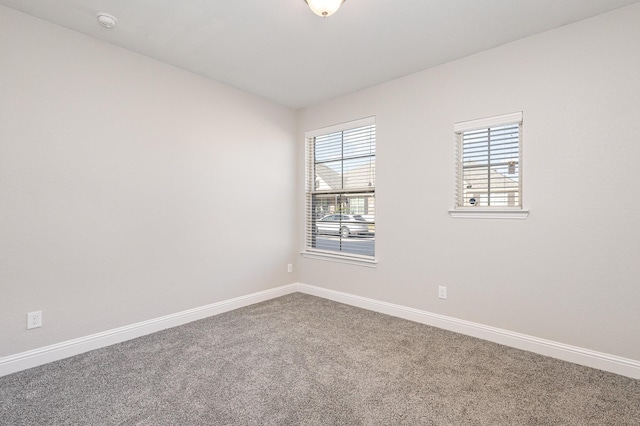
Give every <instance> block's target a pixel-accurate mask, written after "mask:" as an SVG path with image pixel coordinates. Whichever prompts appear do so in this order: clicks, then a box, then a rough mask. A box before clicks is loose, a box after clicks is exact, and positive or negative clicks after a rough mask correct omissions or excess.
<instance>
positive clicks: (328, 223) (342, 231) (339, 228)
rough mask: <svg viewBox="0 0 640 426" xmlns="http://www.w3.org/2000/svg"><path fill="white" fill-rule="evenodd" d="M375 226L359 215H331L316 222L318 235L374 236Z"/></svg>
mask: <svg viewBox="0 0 640 426" xmlns="http://www.w3.org/2000/svg"><path fill="white" fill-rule="evenodd" d="M373 228H374V225H373V223H371V222H368V221H367V220H366V219H365V218H364V217H362V215H359V214H330V215H327V216H325V217H323V218H322V219H320V220H317V221H316V226H315V231H316V234H335V235H340V236H342V237H344V238H347V237H348V236H350V235H373V234H374V230H373Z"/></svg>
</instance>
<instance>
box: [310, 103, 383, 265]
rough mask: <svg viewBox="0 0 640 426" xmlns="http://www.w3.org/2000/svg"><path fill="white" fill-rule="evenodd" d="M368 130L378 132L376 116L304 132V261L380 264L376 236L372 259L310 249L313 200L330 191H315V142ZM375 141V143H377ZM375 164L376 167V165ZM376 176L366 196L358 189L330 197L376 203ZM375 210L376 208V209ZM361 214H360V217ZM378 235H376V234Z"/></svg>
mask: <svg viewBox="0 0 640 426" xmlns="http://www.w3.org/2000/svg"><path fill="white" fill-rule="evenodd" d="M366 126H374V131H375V130H377V129H376V127H375V126H376V117H375V116H371V117H365V118H361V119H358V120H353V121H348V122H344V123H340V124H336V125H332V126H328V127H323V128H320V129H316V130H312V131H307V132H305V141H304V144H305V200H304V203H305V219H304V240H305V241H304V250H303V251H301V253H300V254H302V255H303V256H304V257H307V258H312V259H320V260H328V261H333V262H338V263H347V264H353V265H359V266H367V267H376V266H377V264H378V260H377V258H376V250H375V236H374V239H373V241H374V243H373V244H374V251H373V253H374V254H373V255H372V256H369V255H363V254H356V253H349V252H343V251H334V250H322V249H318V248H315V247H312V246H311V242H310V239H312V238H313V235H312V232H313V231H312V230H311V226H312V225H311V223H310V219H311V217H312V215H313V212H312V209H313V205H312V202H313V201H312V200H313V195H323V194H327V191H317V190H315V171H314V167H313V162H314V160H315V158H314V157H313V156H314V153H313V152H312V145H311V144H312V142H311V141H312V140H314V139H315V138H316V137H320V136H327V135H330V134H332V133H338V132H344V131H348V130H352V129H357V128H360V127H366ZM374 140H375V139H374ZM342 143H344V140H343V141H342ZM374 158H375V154H374ZM344 160H345V157H341V160H340V161H344ZM374 164H375V163H374ZM373 176H374V184H373V186H372V187H367V188H366V192H365V191H360V190H359V188H355V189H354V188H342V189H339V190H336V191H329V193H333V192H335V193H336V194H337V193H340V194H350V193H351V194H353V195H359V194H364V193H366V194H371V195H372V196H373V197H374V199H375V195H376V189H375V169H374V171H373ZM312 185H313V189H312ZM362 189H363V190H364V189H365V188H364V187H363V188H362ZM374 209H375V207H374ZM333 214H339V213H337V212H336V213H333ZM358 214H359V213H358ZM373 224H374V227H375V213H374V222H373ZM374 232H375V231H374Z"/></svg>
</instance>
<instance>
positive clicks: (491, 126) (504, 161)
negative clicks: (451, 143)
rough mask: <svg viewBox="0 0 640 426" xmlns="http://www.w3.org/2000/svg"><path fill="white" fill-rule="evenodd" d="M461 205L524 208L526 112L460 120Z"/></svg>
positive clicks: (458, 189)
mask: <svg viewBox="0 0 640 426" xmlns="http://www.w3.org/2000/svg"><path fill="white" fill-rule="evenodd" d="M454 129H455V134H456V147H457V149H456V160H457V174H456V176H457V178H456V200H455V207H456V208H457V209H459V208H471V207H473V208H496V209H501V208H502V209H505V208H512V209H513V208H522V180H521V144H522V112H519V113H514V114H507V115H502V116H498V117H490V118H487V119H482V120H474V121H468V122H463V123H456V125H455V126H454Z"/></svg>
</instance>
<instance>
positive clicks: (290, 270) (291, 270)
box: [287, 263, 293, 272]
mask: <svg viewBox="0 0 640 426" xmlns="http://www.w3.org/2000/svg"><path fill="white" fill-rule="evenodd" d="M287 272H293V264H292V263H289V264H287Z"/></svg>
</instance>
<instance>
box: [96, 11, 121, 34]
mask: <svg viewBox="0 0 640 426" xmlns="http://www.w3.org/2000/svg"><path fill="white" fill-rule="evenodd" d="M96 16H97V18H98V22H99V23H100V25H102V26H103V27H105V28H106V29H108V30H110V29H111V28H113V27H115V26H116V24H117V23H118V20H117V19H116V17H115V16H112V15H109V14H108V13H104V12H98V14H97V15H96Z"/></svg>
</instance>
